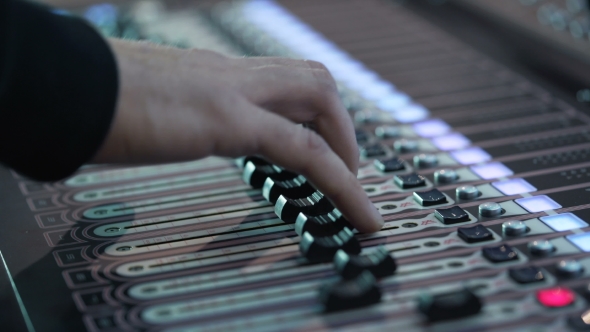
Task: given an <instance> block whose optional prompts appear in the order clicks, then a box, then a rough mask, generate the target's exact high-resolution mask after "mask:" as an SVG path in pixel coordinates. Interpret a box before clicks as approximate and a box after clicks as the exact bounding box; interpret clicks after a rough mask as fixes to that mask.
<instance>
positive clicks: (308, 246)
mask: <svg viewBox="0 0 590 332" xmlns="http://www.w3.org/2000/svg"><path fill="white" fill-rule="evenodd" d="M338 250H344V251H345V252H347V253H349V254H353V255H358V254H359V253H360V252H361V245H360V244H359V242H358V240H357V239H356V238H355V237H354V234H353V233H352V231H351V230H350V229H348V228H344V229H343V230H342V231H340V232H339V233H337V234H334V235H332V236H320V237H317V236H313V235H311V234H310V233H307V232H306V233H303V237H302V238H301V241H300V242H299V251H300V252H301V254H302V255H303V257H305V258H307V259H308V260H309V261H310V262H330V261H332V260H333V259H334V255H335V254H336V252H337V251H338Z"/></svg>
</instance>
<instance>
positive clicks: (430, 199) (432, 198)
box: [414, 189, 447, 206]
mask: <svg viewBox="0 0 590 332" xmlns="http://www.w3.org/2000/svg"><path fill="white" fill-rule="evenodd" d="M414 200H415V201H416V202H418V204H420V205H422V206H433V205H439V204H444V203H447V196H445V195H444V194H443V193H441V192H440V191H439V190H438V189H432V190H428V191H416V192H414Z"/></svg>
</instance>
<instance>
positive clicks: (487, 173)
mask: <svg viewBox="0 0 590 332" xmlns="http://www.w3.org/2000/svg"><path fill="white" fill-rule="evenodd" d="M470 168H471V170H472V171H473V173H475V174H477V176H479V177H480V178H482V179H484V180H491V179H497V178H502V177H505V176H510V175H513V174H514V172H512V170H510V169H509V168H508V167H506V166H504V164H502V163H489V164H485V165H475V166H471V167H470Z"/></svg>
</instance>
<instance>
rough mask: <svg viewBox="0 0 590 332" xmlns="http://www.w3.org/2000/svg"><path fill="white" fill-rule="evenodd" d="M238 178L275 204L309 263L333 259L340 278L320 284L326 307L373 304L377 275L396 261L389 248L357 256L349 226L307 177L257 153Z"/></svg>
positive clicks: (357, 246)
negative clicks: (271, 161) (293, 230)
mask: <svg viewBox="0 0 590 332" xmlns="http://www.w3.org/2000/svg"><path fill="white" fill-rule="evenodd" d="M238 163H239V164H241V166H243V179H244V181H245V182H246V183H248V184H250V185H251V186H252V187H254V188H261V189H262V193H263V196H264V197H265V198H266V199H267V200H268V201H269V202H270V203H272V204H274V205H275V213H276V214H277V216H278V217H279V218H280V219H281V220H283V221H284V222H285V223H288V224H295V232H296V233H297V234H298V235H299V236H301V241H300V243H299V250H300V252H301V254H302V255H303V256H304V257H305V258H306V259H307V261H309V263H312V264H313V263H325V262H331V261H333V262H334V267H335V270H336V271H337V272H338V273H339V274H340V276H341V278H340V280H337V281H336V282H331V283H328V284H326V285H324V286H322V287H321V288H320V296H319V297H320V301H321V302H322V303H323V305H324V308H325V310H326V311H337V310H345V309H350V308H357V307H362V306H366V305H370V304H374V303H377V302H379V301H380V300H381V291H380V289H379V286H378V285H377V282H376V278H383V277H387V276H390V275H393V273H394V272H395V270H396V268H397V265H396V263H395V260H394V259H393V257H391V255H390V254H389V251H388V250H386V249H385V248H383V247H379V248H377V249H376V250H374V251H372V252H371V253H369V254H365V255H360V253H361V250H362V248H361V246H360V244H359V242H358V240H357V239H356V237H355V236H354V228H353V227H352V226H351V225H350V223H349V222H348V221H347V220H346V219H345V218H344V216H342V214H341V213H340V211H338V209H336V208H335V207H334V206H333V205H332V203H330V201H329V200H328V199H327V198H326V197H325V196H324V195H323V194H322V193H321V192H319V191H317V190H316V189H315V188H314V187H313V186H312V185H311V184H310V183H309V182H307V180H306V179H305V178H304V177H303V176H301V175H297V174H295V173H292V172H289V171H286V170H284V169H282V168H280V167H278V166H276V165H272V164H270V163H268V162H266V161H265V160H263V159H261V158H258V157H246V158H244V159H241V160H239V162H238Z"/></svg>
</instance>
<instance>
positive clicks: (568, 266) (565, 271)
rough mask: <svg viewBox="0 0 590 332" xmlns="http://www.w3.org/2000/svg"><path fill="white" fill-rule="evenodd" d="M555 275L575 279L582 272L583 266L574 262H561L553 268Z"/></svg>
mask: <svg viewBox="0 0 590 332" xmlns="http://www.w3.org/2000/svg"><path fill="white" fill-rule="evenodd" d="M555 270H556V271H557V274H558V275H559V276H561V277H564V278H575V277H578V276H580V275H581V274H582V273H583V272H584V266H583V265H582V264H580V262H578V261H576V260H562V261H560V262H559V263H557V266H556V267H555Z"/></svg>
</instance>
